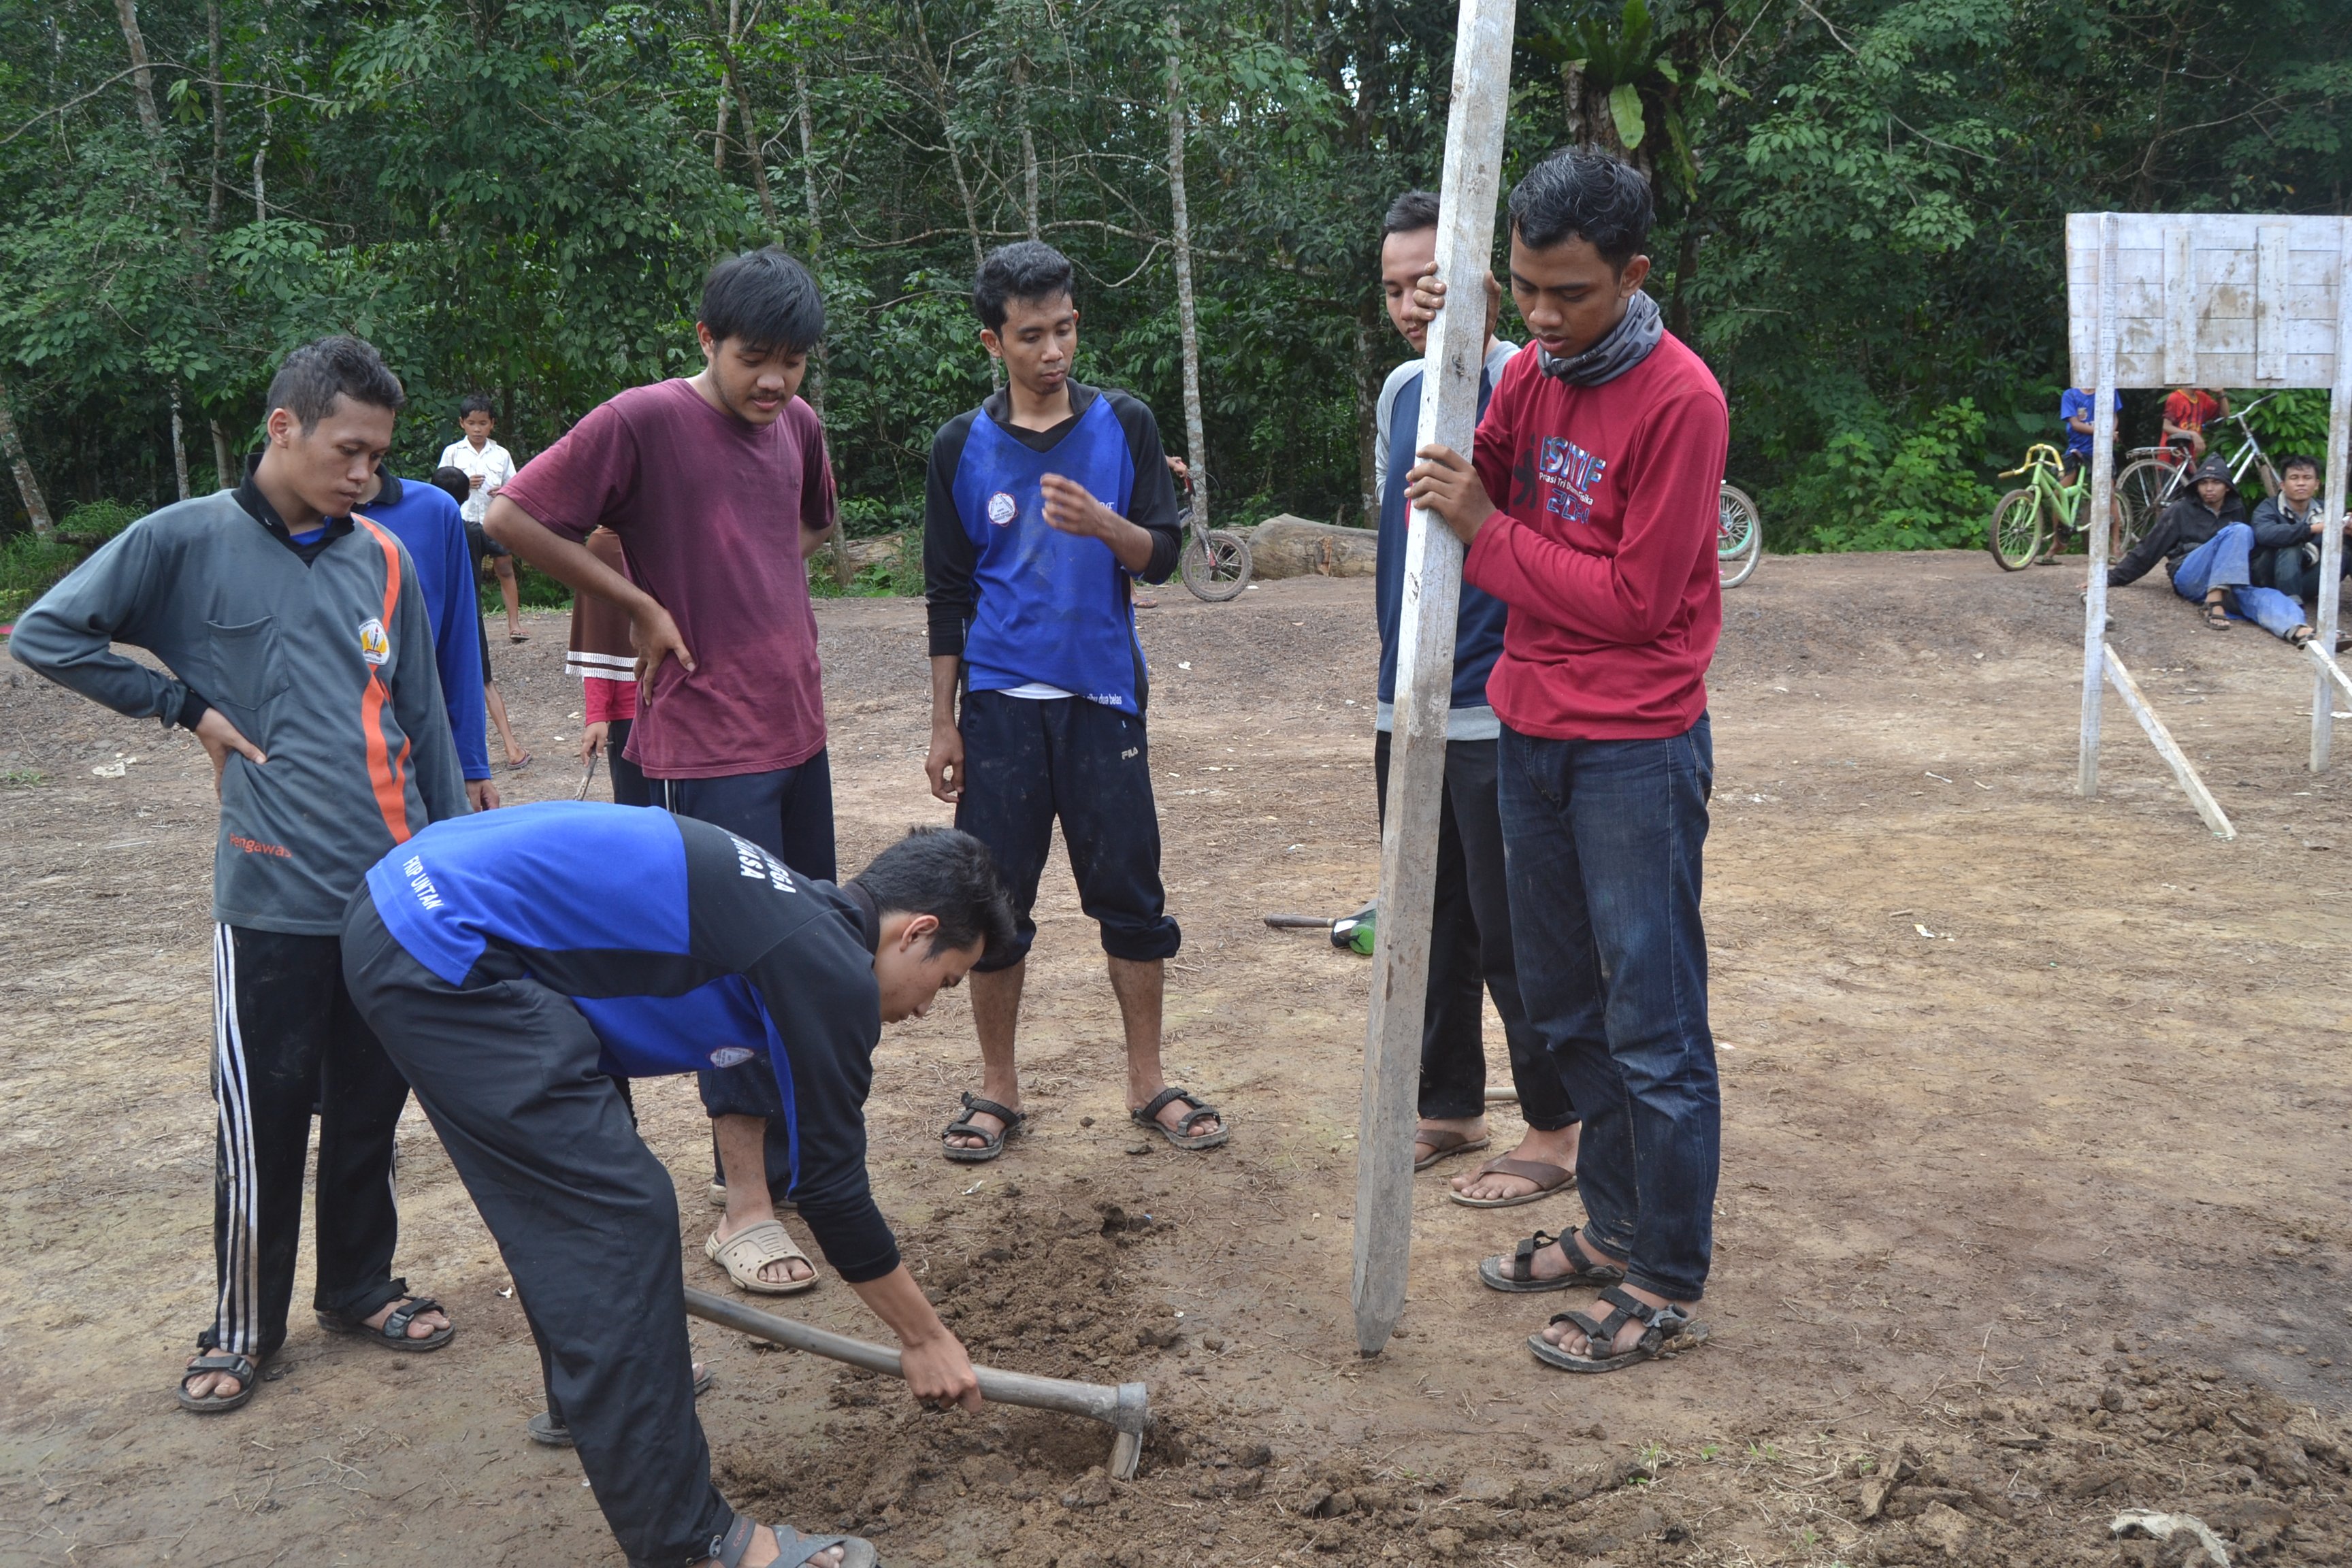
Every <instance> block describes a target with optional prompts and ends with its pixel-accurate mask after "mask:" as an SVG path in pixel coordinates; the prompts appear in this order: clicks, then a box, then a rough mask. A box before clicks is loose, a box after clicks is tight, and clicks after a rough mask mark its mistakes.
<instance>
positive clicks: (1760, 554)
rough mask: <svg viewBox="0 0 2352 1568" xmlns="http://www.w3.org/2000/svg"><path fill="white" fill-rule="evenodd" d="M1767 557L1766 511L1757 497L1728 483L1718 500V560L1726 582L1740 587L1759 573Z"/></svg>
mask: <svg viewBox="0 0 2352 1568" xmlns="http://www.w3.org/2000/svg"><path fill="white" fill-rule="evenodd" d="M1763 559H1764V514H1763V513H1762V512H1760V511H1759V510H1756V502H1755V500H1754V498H1752V497H1750V496H1749V495H1748V492H1747V491H1746V490H1743V489H1740V488H1739V487H1738V485H1733V484H1727V485H1725V486H1724V487H1723V489H1722V490H1721V491H1720V492H1719V494H1718V496H1717V501H1716V536H1715V560H1716V566H1717V569H1718V570H1719V571H1720V572H1721V573H1722V574H1723V585H1724V586H1725V587H1727V588H1737V587H1738V586H1739V584H1742V583H1745V582H1747V581H1748V578H1750V577H1752V576H1754V575H1755V574H1756V565H1757V563H1759V561H1761V560H1763Z"/></svg>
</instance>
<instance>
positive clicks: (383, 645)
mask: <svg viewBox="0 0 2352 1568" xmlns="http://www.w3.org/2000/svg"><path fill="white" fill-rule="evenodd" d="M360 657H361V658H363V659H365V660H367V661H368V662H369V663H370V664H382V663H383V661H384V660H386V659H388V658H391V657H392V639H391V638H390V637H386V636H384V635H383V622H382V621H379V620H377V619H376V618H375V617H374V616H369V617H368V618H367V619H366V620H363V621H362V622H361V623H360Z"/></svg>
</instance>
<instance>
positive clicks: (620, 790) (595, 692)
mask: <svg viewBox="0 0 2352 1568" xmlns="http://www.w3.org/2000/svg"><path fill="white" fill-rule="evenodd" d="M588 549H589V551H590V552H592V553H593V554H594V556H595V557H596V559H597V560H599V561H602V562H603V563H604V564H605V565H607V566H610V567H611V568H612V569H613V570H614V571H615V572H618V573H619V574H621V575H623V576H624V577H625V576H627V575H628V574H629V568H628V563H627V561H626V560H625V558H624V557H623V556H622V554H621V536H620V535H619V534H617V533H614V531H612V530H611V529H609V528H600V529H598V530H597V531H595V532H593V533H592V534H590V535H589V536H588ZM563 673H564V674H566V675H571V676H577V677H578V678H579V679H580V696H581V715H582V717H583V718H584V719H585V720H586V721H587V728H586V729H584V730H583V731H580V760H581V762H582V763H585V764H587V765H588V766H590V767H593V766H594V765H595V762H594V759H595V756H596V753H597V752H599V751H602V752H604V757H605V761H606V763H607V764H608V766H609V768H610V770H611V772H612V775H613V804H614V805H652V804H653V803H654V797H653V787H652V786H651V785H650V784H647V783H646V775H645V773H644V772H643V771H642V770H641V769H639V768H638V766H637V764H636V763H633V762H631V761H629V759H628V757H627V755H626V753H627V752H628V749H629V731H630V728H631V727H632V726H633V725H634V724H635V721H636V717H637V656H636V650H635V649H634V648H632V647H630V646H629V617H628V616H626V615H625V614H624V613H623V612H622V609H621V607H620V606H619V605H615V604H614V603H613V601H612V600H610V599H605V598H600V597H598V596H597V595H594V594H574V595H572V638H571V641H570V643H569V644H568V646H567V647H565V649H564V654H563Z"/></svg>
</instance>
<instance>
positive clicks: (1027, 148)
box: [1013, 57, 1045, 239]
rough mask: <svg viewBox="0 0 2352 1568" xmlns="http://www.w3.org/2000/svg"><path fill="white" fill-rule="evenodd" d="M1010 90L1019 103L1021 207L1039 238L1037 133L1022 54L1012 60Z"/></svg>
mask: <svg viewBox="0 0 2352 1568" xmlns="http://www.w3.org/2000/svg"><path fill="white" fill-rule="evenodd" d="M1013 93H1014V95H1015V96H1016V97H1017V98H1018V99H1019V100H1020V106H1021V188H1022V197H1021V210H1022V214H1023V216H1025V217H1026V218H1027V219H1028V220H1029V237H1030V238H1032V239H1041V238H1043V237H1045V230H1044V229H1043V228H1041V227H1040V226H1038V223H1037V137H1036V135H1035V133H1034V132H1032V131H1031V130H1030V128H1029V61H1028V59H1027V58H1025V57H1024V58H1021V59H1017V60H1014V61H1013Z"/></svg>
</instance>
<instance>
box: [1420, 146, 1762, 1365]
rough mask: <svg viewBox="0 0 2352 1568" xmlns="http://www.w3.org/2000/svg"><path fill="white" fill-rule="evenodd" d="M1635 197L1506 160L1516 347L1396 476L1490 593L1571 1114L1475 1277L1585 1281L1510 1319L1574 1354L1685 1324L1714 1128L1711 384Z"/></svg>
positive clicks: (1521, 952)
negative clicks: (1473, 410) (1588, 1288)
mask: <svg viewBox="0 0 2352 1568" xmlns="http://www.w3.org/2000/svg"><path fill="white" fill-rule="evenodd" d="M1651 211H1652V209H1651V202H1650V188H1649V184H1648V182H1647V181H1645V180H1643V177H1642V176H1641V175H1640V174H1637V173H1635V172H1634V171H1633V169H1631V168H1628V167H1627V166H1625V165H1624V164H1623V163H1619V162H1617V161H1616V160H1615V159H1613V158H1610V157H1608V156H1606V155H1605V154H1602V153H1591V152H1582V151H1573V152H1564V153H1555V154H1553V155H1552V156H1551V157H1549V158H1547V159H1545V160H1544V161H1543V162H1542V163H1538V164H1537V165H1536V166H1535V167H1534V168H1533V169H1530V170H1529V171H1528V174H1527V177H1526V178H1525V179H1523V180H1521V181H1520V182H1519V184H1518V185H1517V188H1516V189H1514V190H1513V191H1512V192H1511V205H1510V212H1511V297H1512V299H1513V300H1515V301H1516V302H1517V305H1518V308H1519V314H1520V315H1521V316H1523V317H1525V318H1526V320H1527V323H1528V333H1529V335H1530V336H1531V337H1532V338H1533V339H1534V340H1535V344H1534V352H1532V353H1520V354H1519V356H1518V357H1517V358H1516V359H1514V360H1513V361H1512V362H1511V363H1510V366H1509V368H1508V369H1507V370H1506V371H1504V373H1503V380H1502V384H1500V385H1499V386H1497V387H1496V389H1495V395H1494V396H1493V398H1492V399H1491V400H1489V402H1488V403H1487V405H1486V415H1485V416H1484V417H1483V418H1482V419H1481V420H1480V421H1479V425H1478V438H1477V446H1476V450H1475V464H1474V463H1473V462H1472V461H1471V460H1468V459H1465V458H1463V457H1462V456H1461V455H1460V454H1458V453H1455V452H1453V451H1449V450H1448V449H1446V448H1445V447H1436V446H1432V447H1423V449H1422V451H1421V454H1420V456H1421V459H1422V460H1421V462H1420V463H1419V464H1418V465H1416V466H1415V467H1414V468H1413V469H1412V473H1411V474H1410V475H1409V476H1408V484H1407V489H1406V493H1407V494H1408V495H1409V496H1410V497H1411V498H1412V501H1413V503H1414V504H1415V505H1416V506H1420V507H1424V508H1427V509H1428V510H1431V511H1433V512H1435V513H1436V514H1437V515H1438V516H1439V517H1440V518H1442V519H1443V520H1444V522H1445V524H1446V526H1447V527H1449V528H1451V529H1452V530H1453V531H1454V533H1455V534H1456V535H1457V536H1459V537H1460V539H1461V540H1462V542H1463V543H1464V544H1465V546H1466V547H1467V548H1468V552H1469V553H1468V556H1467V558H1466V559H1465V563H1464V567H1463V575H1464V578H1465V581H1467V582H1469V583H1471V584H1475V586H1477V587H1480V588H1483V589H1485V590H1486V592H1487V593H1489V594H1492V595H1494V596H1495V597H1496V598H1498V599H1500V600H1502V601H1503V602H1504V604H1506V605H1508V606H1509V612H1508V616H1507V621H1506V624H1505V626H1504V631H1503V654H1502V658H1500V659H1499V660H1498V661H1497V662H1496V666H1495V672H1494V674H1493V675H1492V676H1491V677H1489V678H1488V679H1487V683H1486V697H1487V700H1488V701H1489V702H1491V703H1492V704H1493V705H1494V709H1495V713H1496V717H1497V718H1498V719H1500V720H1501V721H1502V745H1501V751H1500V756H1499V766H1498V772H1499V774H1500V777H1499V779H1498V781H1497V782H1498V785H1499V794H1500V808H1501V814H1502V819H1503V842H1504V844H1505V845H1506V846H1507V850H1506V859H1505V879H1506V881H1507V884H1508V888H1509V892H1510V903H1511V928H1512V931H1513V932H1514V935H1515V941H1514V945H1515V946H1516V947H1517V950H1518V972H1519V991H1520V994H1521V996H1522V997H1523V999H1524V1000H1525V1002H1526V1004H1527V1010H1528V1022H1529V1023H1530V1024H1532V1025H1533V1026H1535V1029H1536V1031H1537V1033H1538V1035H1540V1036H1541V1037H1543V1040H1544V1043H1545V1044H1546V1045H1548V1046H1549V1047H1550V1049H1551V1050H1552V1052H1553V1054H1554V1055H1555V1056H1556V1057H1557V1058H1559V1064H1560V1069H1561V1074H1562V1077H1563V1078H1564V1079H1565V1080H1566V1082H1567V1085H1568V1089H1569V1093H1570V1097H1571V1098H1572V1099H1573V1100H1575V1102H1576V1105H1577V1108H1578V1109H1579V1110H1582V1111H1584V1113H1585V1122H1584V1137H1583V1142H1582V1143H1581V1145H1580V1148H1579V1150H1578V1152H1577V1164H1576V1170H1577V1176H1578V1179H1579V1182H1580V1185H1581V1187H1582V1191H1583V1197H1584V1212H1585V1225H1584V1227H1583V1228H1582V1229H1581V1230H1571V1231H1570V1232H1569V1233H1568V1234H1567V1236H1565V1237H1562V1238H1560V1239H1559V1241H1557V1242H1549V1245H1547V1242H1548V1241H1549V1238H1547V1237H1544V1236H1542V1235H1541V1234H1540V1233H1538V1236H1537V1237H1536V1238H1535V1240H1534V1242H1533V1243H1532V1244H1524V1243H1523V1244H1522V1245H1521V1247H1519V1249H1518V1251H1517V1255H1515V1256H1511V1257H1504V1258H1489V1259H1488V1260H1487V1261H1486V1263H1485V1264H1483V1265H1481V1267H1480V1270H1479V1274H1480V1278H1481V1279H1484V1280H1485V1281H1486V1283H1487V1284H1489V1285H1491V1286H1493V1287H1494V1288H1495V1289H1520V1290H1525V1289H1543V1288H1544V1285H1545V1282H1547V1281H1553V1282H1558V1283H1559V1285H1560V1286H1561V1287H1562V1288H1565V1287H1566V1286H1567V1285H1568V1284H1569V1283H1570V1282H1572V1281H1580V1282H1589V1283H1591V1284H1595V1285H1603V1286H1606V1287H1607V1288H1606V1289H1602V1290H1601V1294H1600V1300H1599V1302H1597V1303H1595V1304H1593V1305H1592V1306H1591V1307H1588V1308H1587V1309H1586V1310H1584V1311H1582V1312H1565V1313H1562V1314H1560V1315H1559V1317H1556V1318H1554V1319H1553V1320H1552V1321H1551V1323H1550V1325H1549V1327H1548V1328H1547V1329H1545V1331H1543V1332H1541V1333H1539V1334H1537V1335H1534V1336H1532V1337H1531V1338H1530V1339H1529V1340H1528V1346H1529V1348H1530V1349H1532V1350H1533V1351H1534V1352H1535V1353H1536V1354H1537V1356H1538V1357H1539V1358H1541V1359H1542V1360H1544V1361H1545V1362H1548V1363H1551V1364H1553V1365H1556V1366H1560V1367H1565V1368H1567V1369H1569V1370H1570V1371H1575V1372H1612V1371H1615V1370H1616V1369H1617V1368H1619V1367H1622V1366H1629V1365H1632V1364H1633V1363H1635V1362H1638V1361H1643V1360H1646V1359H1648V1358H1649V1357H1651V1356H1653V1355H1655V1354H1657V1353H1658V1352H1659V1351H1660V1350H1662V1349H1664V1348H1665V1347H1666V1346H1668V1345H1670V1344H1674V1343H1675V1342H1678V1341H1684V1340H1685V1337H1686V1336H1687V1335H1688V1334H1689V1332H1690V1331H1692V1330H1693V1329H1695V1328H1696V1325H1695V1324H1693V1323H1692V1322H1691V1321H1690V1318H1689V1313H1690V1310H1691V1309H1692V1308H1693V1307H1694V1306H1696V1304H1697V1301H1698V1300H1699V1297H1700V1295H1701V1294H1702V1293H1703V1291H1704V1290H1705V1289H1706V1275H1707V1266H1708V1262H1709V1259H1710V1257H1711V1255H1712V1252H1713V1247H1714V1226H1713V1215H1714V1210H1715V1189H1716V1179H1717V1164H1718V1163H1719V1159H1720V1153H1721V1147H1722V1134H1721V1097H1720V1094H1719V1091H1718V1089H1717V1079H1716V1068H1715V1041H1714V1038H1713V1037H1712V1036H1710V1035H1709V1034H1708V1032H1707V1021H1706V931H1705V929H1704V928H1703V927H1702V926H1701V924H1700V921H1699V860H1700V851H1701V849H1702V848H1703V847H1704V846H1705V844H1706V806H1707V796H1708V795H1709V794H1710V793H1711V791H1712V789H1713V785H1714V773H1715V763H1714V752H1713V747H1712V743H1711V742H1710V740H1709V736H1708V730H1707V719H1706V667H1707V664H1708V661H1709V660H1710V659H1712V658H1714V655H1715V644H1716V637H1717V634H1718V633H1719V632H1720V631H1721V629H1722V626H1723V591H1722V588H1721V586H1720V584H1719V581H1718V578H1717V568H1716V561H1715V536H1716V530H1717V521H1716V512H1717V491H1718V489H1720V487H1721V485H1722V483H1723V460H1724V449H1725V447H1726V446H1727V442H1728V439H1729V430H1728V426H1727V422H1726V419H1725V411H1724V400H1723V390H1722V388H1721V387H1720V386H1718V385H1717V383H1716V380H1715V377H1714V375H1713V374H1710V373H1709V372H1708V370H1707V368H1706V365H1705V364H1703V363H1700V361H1699V358H1698V356H1697V355H1696V354H1695V353H1692V352H1691V351H1690V350H1689V349H1688V348H1686V347H1685V346H1684V345H1683V343H1682V342H1679V341H1678V340H1676V339H1675V338H1674V337H1673V336H1671V335H1670V334H1668V333H1667V332H1666V331H1664V327H1663V325H1662V324H1661V323H1660V321H1659V319H1658V307H1657V305H1656V303H1655V302H1654V300H1651V298H1650V297H1649V296H1648V295H1647V294H1645V293H1643V292H1642V281H1643V279H1644V278H1646V277H1647V276H1648V275H1649V270H1650V259H1649V258H1648V257H1646V256H1644V255H1643V254H1641V252H1642V247H1643V245H1644V244H1645V243H1646V242H1647V240H1648V238H1649V232H1650V219H1651ZM1421 292H1422V293H1423V296H1424V297H1425V299H1426V300H1427V301H1428V302H1429V303H1432V304H1433V303H1435V302H1437V301H1438V300H1442V299H1443V296H1444V290H1443V289H1442V288H1441V287H1439V286H1437V285H1435V284H1434V282H1433V281H1432V282H1431V283H1427V284H1424V285H1423V288H1422V290H1421ZM1621 1282H1622V1283H1621Z"/></svg>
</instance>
